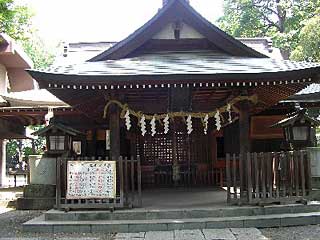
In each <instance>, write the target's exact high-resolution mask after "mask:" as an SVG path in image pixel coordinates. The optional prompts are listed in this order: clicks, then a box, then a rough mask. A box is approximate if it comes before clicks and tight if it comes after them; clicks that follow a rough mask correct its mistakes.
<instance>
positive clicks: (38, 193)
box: [23, 184, 56, 198]
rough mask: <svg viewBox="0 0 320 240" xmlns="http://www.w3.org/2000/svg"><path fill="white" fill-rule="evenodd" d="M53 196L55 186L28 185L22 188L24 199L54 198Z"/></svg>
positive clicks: (54, 194)
mask: <svg viewBox="0 0 320 240" xmlns="http://www.w3.org/2000/svg"><path fill="white" fill-rule="evenodd" d="M55 196H56V186H55V185H42V184H30V185H27V186H24V188H23V197H25V198H55Z"/></svg>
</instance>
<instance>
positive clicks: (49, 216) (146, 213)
mask: <svg viewBox="0 0 320 240" xmlns="http://www.w3.org/2000/svg"><path fill="white" fill-rule="evenodd" d="M317 211H320V204H311V205H302V204H292V205H273V206H266V207H225V208H203V209H176V210H146V209H132V210H116V211H114V212H110V211H71V212H64V211H57V210H50V211H48V212H46V213H45V214H44V218H45V220H46V221H96V220H154V219H185V218H210V217H211V218H213V217H239V216H255V215H269V214H287V213H308V212H317Z"/></svg>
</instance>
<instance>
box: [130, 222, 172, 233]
mask: <svg viewBox="0 0 320 240" xmlns="http://www.w3.org/2000/svg"><path fill="white" fill-rule="evenodd" d="M167 230H168V225H167V224H166V223H134V224H129V232H143V231H145V232H149V231H167Z"/></svg>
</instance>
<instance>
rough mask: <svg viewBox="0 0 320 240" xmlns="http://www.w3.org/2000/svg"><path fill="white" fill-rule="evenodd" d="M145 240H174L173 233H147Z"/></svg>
mask: <svg viewBox="0 0 320 240" xmlns="http://www.w3.org/2000/svg"><path fill="white" fill-rule="evenodd" d="M144 239H145V240H164V239H165V240H174V234H173V231H152V232H146V235H145V238H144Z"/></svg>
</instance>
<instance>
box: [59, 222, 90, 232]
mask: <svg viewBox="0 0 320 240" xmlns="http://www.w3.org/2000/svg"><path fill="white" fill-rule="evenodd" d="M91 232H92V230H91V225H89V224H88V225H82V224H81V225H69V224H68V225H67V224H65V225H55V226H53V233H91Z"/></svg>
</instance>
